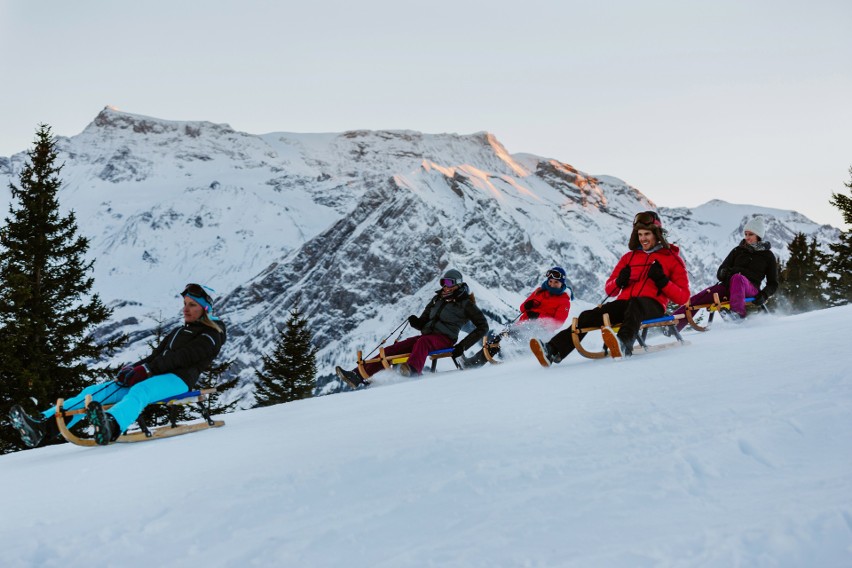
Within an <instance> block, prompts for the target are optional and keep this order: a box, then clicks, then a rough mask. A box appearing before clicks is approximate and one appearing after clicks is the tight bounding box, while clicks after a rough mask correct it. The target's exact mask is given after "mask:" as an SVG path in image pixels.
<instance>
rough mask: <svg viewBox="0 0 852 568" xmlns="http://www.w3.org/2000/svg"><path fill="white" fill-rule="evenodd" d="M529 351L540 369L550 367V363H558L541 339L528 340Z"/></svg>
mask: <svg viewBox="0 0 852 568" xmlns="http://www.w3.org/2000/svg"><path fill="white" fill-rule="evenodd" d="M530 350H531V351H532V352H533V355H535V358H536V359H538V362H539V363H541V366H542V367H550V365H551V363H557V362H558V361H557V360H556V356H555V355H554V353H553V352H552V351H551V350H550V346H549V345H548V344H547V343H545V342H544V341H542V340H541V339H536V338H532V339H530Z"/></svg>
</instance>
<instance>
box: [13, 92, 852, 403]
mask: <svg viewBox="0 0 852 568" xmlns="http://www.w3.org/2000/svg"><path fill="white" fill-rule="evenodd" d="M58 149H59V152H60V160H61V161H62V162H64V163H65V167H64V169H63V171H62V178H63V182H64V185H63V188H62V190H61V192H60V196H59V197H60V202H61V203H62V206H63V207H64V208H66V209H74V210H75V212H76V214H77V219H78V223H79V227H80V230H81V232H82V233H83V234H84V235H86V236H88V237H89V238H90V243H91V244H90V246H91V249H90V255H91V257H92V258H93V259H96V262H95V274H94V276H95V286H96V290H97V292H98V293H99V294H100V295H101V297H102V298H103V299H104V300H105V301H107V302H112V305H113V306H114V307H116V314H115V319H116V322H117V323H116V324H114V325H113V326H112V327H111V328H110V329H109V330H108V331H105V333H118V332H121V331H123V332H126V333H130V334H131V336H132V337H133V338H134V339H135V340H136V341H135V343H134V344H133V345H132V346H131V347H130V348H129V349H128V351H127V352H125V353H122V354H120V355H119V356H118V357H117V359H118V360H121V361H127V360H130V359H132V358H133V357H136V356H139V355H142V354H144V353H145V352H146V351H147V349H148V339H149V336H150V334H151V333H152V330H153V329H154V328H156V326H157V320H162V319H166V318H169V317H171V316H169V315H166V316H163V313H165V314H174V316H177V314H178V305H177V302H176V300H175V298H176V297H177V292H178V291H179V290H180V289H182V287H183V285H185V284H186V282H189V281H200V282H204V283H207V284H209V285H210V286H212V287H213V288H215V289H217V290H219V291H220V298H221V299H220V300H219V301H218V302H217V312H218V313H219V314H220V315H222V316H223V317H224V318H225V319H226V320H227V322H228V324H229V336H230V339H229V341H228V343H227V344H226V346H225V349H224V351H223V357H224V358H227V359H233V360H234V361H236V364H235V366H234V368H235V369H236V370H237V372H239V373H241V375H242V376H243V377H244V378H245V381H246V383H245V385H244V392H245V393H249V392H250V391H251V385H250V381H251V378H252V377H253V369H254V368H255V367H256V366H257V365H258V364H259V356H260V354H261V353H265V352H267V351H268V350H269V349H270V348H271V346H272V342H273V341H274V339H275V338H276V337H277V326H278V325H279V323H280V322H281V321H283V320H285V319H286V317H287V315H288V311H289V310H290V309H291V307H292V306H293V305H294V303H295V301H296V298H301V306H302V308H303V310H304V311H305V314H306V315H307V316H308V318H309V323H310V325H311V327H312V329H313V331H314V334H315V337H316V341H317V345H318V346H319V347H320V348H321V350H320V352H319V361H320V372H321V373H329V372H330V369H331V368H332V366H333V365H335V364H350V363H351V358H352V357H353V356H354V353H355V351H356V350H357V349H359V348H363V347H365V346H370V345H374V344H375V343H376V341H377V339H379V338H381V337H383V335H384V334H385V333H386V332H387V331H388V330H389V329H392V328H393V327H395V326H396V324H397V323H398V322H400V321H402V320H403V319H405V318H406V317H407V316H408V315H409V314H411V313H419V311H420V310H421V309H422V307H423V304H424V303H425V301H426V300H427V299H428V297H429V296H430V295H431V294H432V292H433V291H434V287H435V279H436V277H437V275H438V274H439V273H440V272H441V271H442V270H443V269H445V268H446V267H448V266H453V267H456V268H458V269H460V270H461V271H462V273H463V274H464V275H465V278H466V281H467V282H468V283H469V284H470V285H471V288H472V289H473V291H474V292H475V294H476V296H477V298H478V302H479V303H480V306H481V307H482V308H483V310H484V311H485V313H486V314H487V315H488V317H489V319H490V320H491V323H492V326H494V327H497V326H499V325H500V324H501V322H504V321H509V320H511V319H513V318H514V316H515V315H516V314H517V307H518V306H519V305H520V302H521V301H522V300H523V299H524V298H525V297H526V296H527V295H528V294H529V293H530V292H531V291H532V289H533V288H535V287H536V286H538V285H539V284H540V282H541V277H542V275H543V273H544V270H546V269H547V268H548V267H550V266H553V265H560V266H563V267H565V268H566V269H567V271H568V276H569V279H570V280H571V282H572V284H573V289H574V292H575V294H576V296H577V301H576V302H575V308H576V309H577V310H579V309H582V308H584V307H586V306H588V305H589V304H593V303H597V302H598V301H599V300H600V297H601V290H602V288H603V282H604V281H605V279H606V278H607V276H608V274H609V271H610V270H611V269H612V267H613V266H614V265H615V262H616V261H617V259H618V258H619V257H620V255H621V254H622V253H623V252H624V250H625V247H626V245H627V239H628V233H629V229H630V223H631V220H632V218H633V216H634V215H635V214H636V212H638V211H642V210H647V209H657V207H656V206H655V204H654V203H653V202H652V201H651V200H650V199H649V198H648V197H647V196H645V195H644V194H643V193H642V192H640V191H639V190H638V189H636V188H635V187H632V186H630V185H629V184H628V183H626V182H624V181H622V180H621V179H619V178H616V177H612V176H608V175H600V174H594V175H593V174H590V173H588V172H584V171H582V169H580V168H577V167H574V166H572V165H569V164H568V163H566V162H564V161H560V160H557V159H552V158H544V157H541V156H536V155H533V154H524V153H519V154H509V153H508V152H507V151H506V149H505V147H504V146H503V145H502V144H501V143H500V142H499V140H498V139H497V137H496V136H494V135H493V134H491V133H489V132H477V133H474V134H467V135H459V134H453V133H444V134H426V133H421V132H415V131H411V130H377V131H371V130H352V131H347V132H342V133H319V134H298V133H287V132H272V133H268V134H262V135H253V134H248V133H244V132H239V131H235V130H233V129H232V128H231V127H230V126H228V125H226V124H214V123H211V122H181V121H169V120H161V119H157V118H151V117H147V116H141V115H135V114H131V113H126V112H121V111H118V110H115V109H113V108H110V107H107V108H105V109H103V110H102V111H101V112H100V113H99V114H98V115H97V116H96V117H95V119H94V120H93V122H92V123H91V124H90V125H89V126H87V127H86V129H85V130H84V131H83V132H82V133H80V134H78V135H76V136H72V137H70V138H59V139H58ZM24 157H25V156H24V155H23V154H18V155H15V156H13V157H12V158H11V159H9V160H5V161H4V160H2V159H0V176H3V177H5V178H6V181H11V182H14V181H15V176H16V175H17V174H18V172H20V169H21V167H22V164H23V160H24ZM7 185H8V184H6V183H3V184H2V187H0V192H3V193H0V198H2V200H3V201H4V202H8V199H9V194H8V192H7V190H6V187H7ZM658 210H659V211H660V213H661V215H662V217H663V221H664V224H665V226H666V228H667V229H668V231H669V233H670V237H671V240H672V241H674V242H678V244H679V245H680V246H681V250H682V255H683V257H684V258H685V259H686V262H687V267H688V270H689V272H690V278H691V283H692V285H693V287H694V288H695V289H698V288H700V287H703V286H705V285H707V284H708V283H710V282H711V280H712V279H713V277H714V275H715V271H716V267H717V266H718V264H719V262H721V259H722V258H724V256H725V255H726V254H727V253H728V251H729V250H730V248H731V247H732V246H733V244H735V243H736V242H737V241H738V237H739V235H740V234H741V232H742V227H743V225H744V223H745V222H746V220H747V219H749V218H750V217H751V215H753V214H762V215H764V216H765V217H766V219H767V235H768V237H769V238H770V240H772V242H773V251H774V252H776V254H778V255H779V256H780V257H781V258H782V259H783V258H785V256H786V254H787V253H786V246H785V245H786V243H787V242H789V241H790V240H791V239H792V235H793V234H794V233H795V232H805V233H806V234H809V235H810V234H815V235H817V236H818V239H819V240H820V242H823V243H824V242H829V241H831V240H832V239H834V238H836V236H837V231H836V229H832V228H830V227H819V226H818V225H816V224H815V223H812V222H810V221H809V220H807V219H806V218H804V217H803V216H801V215H799V214H797V213H795V212H791V211H782V210H777V209H769V208H762V207H758V206H750V205H749V206H746V205H733V204H727V203H724V202H721V201H718V200H714V201H711V202H709V203H707V204H705V205H703V206H701V207H697V208H695V209H691V210H690V209H686V208H677V209H667V208H664V207H661V208H658ZM168 323H169V322H168V321H167V322H166V324H168Z"/></svg>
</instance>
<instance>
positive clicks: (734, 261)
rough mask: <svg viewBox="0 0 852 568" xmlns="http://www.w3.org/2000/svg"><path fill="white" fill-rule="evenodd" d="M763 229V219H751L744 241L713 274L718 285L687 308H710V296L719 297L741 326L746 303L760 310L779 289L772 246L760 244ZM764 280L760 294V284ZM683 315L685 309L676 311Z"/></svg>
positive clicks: (744, 233)
mask: <svg viewBox="0 0 852 568" xmlns="http://www.w3.org/2000/svg"><path fill="white" fill-rule="evenodd" d="M765 232H766V228H765V226H764V223H763V218H761V217H753V218H752V219H751V220H750V221H749V222H748V223H746V224H745V227H743V240H742V241H740V244H738V245H737V246H735V247H734V249H733V250H732V251H731V252H729V253H728V256H726V257H725V260H723V261H722V264H720V265H719V269H718V270H717V271H716V278H717V279H718V280H719V282H718V283H717V284H714V285H713V286H710V287H709V288H706V289H704V290H702V291H701V292H699V293H697V294H695V295H694V296H692V297H691V298H690V299H689V304H690V305H701V304H709V303H712V302H713V296H714V295H715V294H719V298H720V299H721V300H722V301H729V302H730V304H731V311H730V313H729V315H728V317H729V319H731V320H733V321H735V322H740V321H742V319H743V318H745V317H746V308H745V299H746V298H754V300H753V303H754V304H755V305H757V306H762V305H763V304H765V303H766V300H768V299H769V297H770V296H772V294H774V293H775V291H776V290H777V289H778V260H777V259H776V258H775V255H774V254H773V253H772V251H771V250H770V249H771V248H772V244H771V243H770V242H769V241H764V240H763V235H764V234H765ZM764 279H765V280H766V286H764V288H763V289H762V290H761V289H760V284H761V283H762V282H763V280H764ZM685 312H686V306H681V307H679V308H678V309H677V310H675V312H674V314H675V315H679V314H683V313H685ZM686 323H687V321H686V319H682V320H680V321H679V322H678V323H677V329H678V331H679V330H681V329H683V328H684V326H686Z"/></svg>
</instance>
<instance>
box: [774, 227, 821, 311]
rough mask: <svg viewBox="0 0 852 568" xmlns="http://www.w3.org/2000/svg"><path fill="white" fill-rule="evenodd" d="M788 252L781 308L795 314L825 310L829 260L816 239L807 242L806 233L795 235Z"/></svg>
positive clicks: (782, 282) (783, 278) (782, 276)
mask: <svg viewBox="0 0 852 568" xmlns="http://www.w3.org/2000/svg"><path fill="white" fill-rule="evenodd" d="M789 251H790V259H789V260H788V261H787V264H786V265H784V268H783V270H782V271H781V286H780V289H781V292H780V296H781V300H782V304H784V307H786V308H787V309H788V310H789V311H791V312H794V313H797V312H806V311H809V310H814V309H819V308H823V307H825V306H826V305H827V299H826V294H827V292H826V281H827V278H828V274H827V272H826V269H825V266H826V263H827V261H828V258H827V255H826V254H825V253H823V252H822V251H820V250H819V247H818V245H817V242H816V236H813V237H812V238H811V241H810V242H808V239H807V237H806V236H805V234H804V233H796V236H795V237H793V240H792V241H791V242H790V246H789Z"/></svg>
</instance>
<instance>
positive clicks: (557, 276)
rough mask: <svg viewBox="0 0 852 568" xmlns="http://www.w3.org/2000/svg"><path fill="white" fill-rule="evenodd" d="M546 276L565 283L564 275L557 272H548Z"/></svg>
mask: <svg viewBox="0 0 852 568" xmlns="http://www.w3.org/2000/svg"><path fill="white" fill-rule="evenodd" d="M545 276H547V277H548V278H553V279H554V280H559V281H560V282H564V281H565V277H564V276H562V273H561V272H558V271H556V270H548V271H547V274H545Z"/></svg>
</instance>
